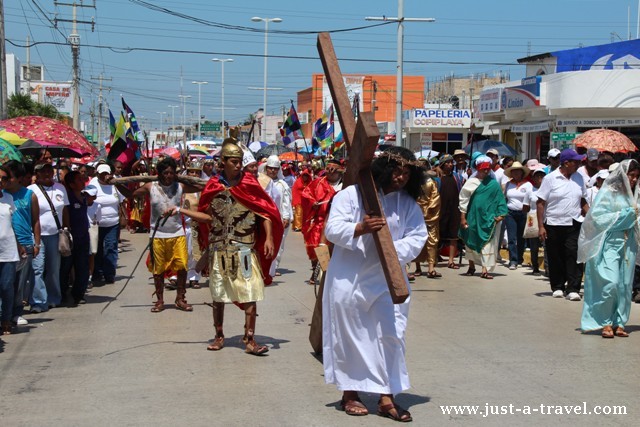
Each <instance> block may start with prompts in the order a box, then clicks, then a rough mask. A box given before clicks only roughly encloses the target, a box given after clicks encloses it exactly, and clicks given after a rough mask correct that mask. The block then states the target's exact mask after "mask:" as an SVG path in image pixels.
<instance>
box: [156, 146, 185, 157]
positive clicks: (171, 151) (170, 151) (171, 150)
mask: <svg viewBox="0 0 640 427" xmlns="http://www.w3.org/2000/svg"><path fill="white" fill-rule="evenodd" d="M161 153H162V154H164V155H165V156H169V157H173V158H174V159H175V160H178V159H180V157H182V153H180V150H178V149H177V148H175V147H167V148H165V149H163V150H162V151H161Z"/></svg>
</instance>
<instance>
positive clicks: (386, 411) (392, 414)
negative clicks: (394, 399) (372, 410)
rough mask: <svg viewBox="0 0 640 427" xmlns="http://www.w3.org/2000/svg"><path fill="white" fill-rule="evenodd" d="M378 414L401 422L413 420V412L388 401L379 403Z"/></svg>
mask: <svg viewBox="0 0 640 427" xmlns="http://www.w3.org/2000/svg"><path fill="white" fill-rule="evenodd" d="M378 415H380V416H381V417H385V418H391V419H392V420H393V421H399V422H401V423H408V422H410V421H413V418H411V413H410V412H409V411H407V410H405V409H402V408H401V407H400V406H398V405H397V404H395V403H388V404H386V405H382V404H380V403H378Z"/></svg>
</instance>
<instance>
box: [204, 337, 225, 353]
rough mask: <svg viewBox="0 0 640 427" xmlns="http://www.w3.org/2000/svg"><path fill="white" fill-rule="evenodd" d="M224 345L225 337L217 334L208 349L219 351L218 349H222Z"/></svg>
mask: <svg viewBox="0 0 640 427" xmlns="http://www.w3.org/2000/svg"><path fill="white" fill-rule="evenodd" d="M223 347H224V337H223V336H222V337H220V336H216V338H215V339H214V340H213V342H212V343H211V344H209V345H208V346H207V350H209V351H218V350H222V348H223Z"/></svg>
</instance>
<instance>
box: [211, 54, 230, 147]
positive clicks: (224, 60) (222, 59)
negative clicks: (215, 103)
mask: <svg viewBox="0 0 640 427" xmlns="http://www.w3.org/2000/svg"><path fill="white" fill-rule="evenodd" d="M212 61H213V62H219V63H220V65H221V66H222V87H221V98H222V106H221V111H222V122H220V126H222V139H224V138H225V137H226V136H227V128H226V127H225V125H224V63H225V62H233V59H231V58H213V59H212Z"/></svg>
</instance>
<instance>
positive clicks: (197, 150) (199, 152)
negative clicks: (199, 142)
mask: <svg viewBox="0 0 640 427" xmlns="http://www.w3.org/2000/svg"><path fill="white" fill-rule="evenodd" d="M189 155H190V156H194V157H199V156H208V155H209V152H208V151H207V150H206V149H205V148H204V147H192V148H189Z"/></svg>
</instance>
